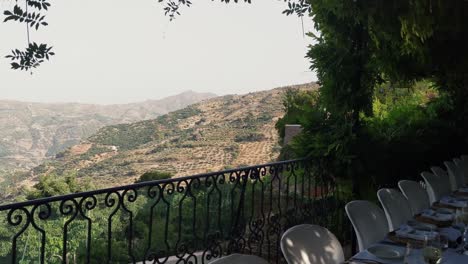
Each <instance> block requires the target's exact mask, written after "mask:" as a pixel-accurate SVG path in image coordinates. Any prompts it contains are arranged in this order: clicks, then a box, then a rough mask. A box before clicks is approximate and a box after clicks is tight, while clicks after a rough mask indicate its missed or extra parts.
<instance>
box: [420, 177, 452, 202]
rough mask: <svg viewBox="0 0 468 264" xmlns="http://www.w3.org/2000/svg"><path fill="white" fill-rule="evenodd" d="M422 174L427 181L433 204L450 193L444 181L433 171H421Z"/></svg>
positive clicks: (428, 193) (430, 199) (427, 188)
mask: <svg viewBox="0 0 468 264" xmlns="http://www.w3.org/2000/svg"><path fill="white" fill-rule="evenodd" d="M421 176H422V177H423V179H424V182H425V183H426V191H427V195H428V196H429V201H430V203H431V204H433V203H435V202H437V201H438V200H440V198H442V197H443V196H444V195H447V194H449V193H450V190H448V191H447V190H446V188H445V185H444V183H443V181H442V180H441V179H440V178H439V177H437V176H436V175H434V174H433V173H430V172H427V171H425V172H422V173H421Z"/></svg>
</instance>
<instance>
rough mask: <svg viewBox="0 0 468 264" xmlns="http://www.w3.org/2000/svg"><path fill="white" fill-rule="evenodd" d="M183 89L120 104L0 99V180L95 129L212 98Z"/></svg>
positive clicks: (48, 155) (36, 163) (50, 155)
mask: <svg viewBox="0 0 468 264" xmlns="http://www.w3.org/2000/svg"><path fill="white" fill-rule="evenodd" d="M214 96H215V95H214V94H211V93H195V92H192V91H187V92H184V93H181V94H178V95H174V96H170V97H166V98H163V99H159V100H147V101H144V102H138V103H131V104H120V105H92V104H78V103H54V104H47V103H30V102H18V101H5V100H0V181H2V180H3V179H4V178H5V180H8V177H9V174H12V173H13V172H14V171H27V170H29V169H31V168H33V167H34V166H37V165H39V164H41V163H42V161H44V160H45V159H46V158H48V157H53V156H55V154H57V153H59V152H61V151H63V150H64V149H67V148H68V147H70V146H73V145H75V144H77V143H80V142H81V140H82V139H85V138H87V137H89V136H90V135H93V134H94V133H96V131H98V129H99V128H101V127H104V126H108V125H113V124H119V123H131V122H136V121H140V120H147V119H153V118H156V117H157V116H160V115H162V114H166V113H168V112H170V111H174V110H178V109H181V108H183V107H186V106H187V105H190V104H193V103H196V102H200V101H202V100H204V99H207V98H212V97H214Z"/></svg>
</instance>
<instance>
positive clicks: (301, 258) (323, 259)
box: [281, 225, 344, 264]
mask: <svg viewBox="0 0 468 264" xmlns="http://www.w3.org/2000/svg"><path fill="white" fill-rule="evenodd" d="M281 251H282V252H283V255H284V258H285V259H286V261H287V262H288V264H308V263H310V264H339V263H343V261H344V253H343V248H342V247H341V244H340V242H339V241H338V239H337V238H336V237H335V235H333V234H332V233H331V232H330V231H328V229H326V228H324V227H321V226H317V225H297V226H293V227H291V228H290V229H288V230H286V232H284V234H283V236H282V237H281Z"/></svg>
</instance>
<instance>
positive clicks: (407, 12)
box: [279, 0, 468, 195]
mask: <svg viewBox="0 0 468 264" xmlns="http://www.w3.org/2000/svg"><path fill="white" fill-rule="evenodd" d="M291 2H296V4H297V5H299V6H300V8H298V7H297V5H296V6H294V5H293V6H290V8H289V10H288V11H286V13H287V14H292V13H300V14H305V13H308V12H309V13H310V17H311V18H312V20H313V22H314V25H315V29H316V31H317V32H318V34H317V35H314V34H312V33H310V34H309V35H310V36H311V37H313V38H314V39H315V40H316V44H314V45H312V46H311V47H310V50H309V52H308V54H307V56H308V57H309V58H310V61H311V63H312V65H311V68H312V69H314V70H315V71H316V72H317V76H318V79H319V82H320V84H321V88H320V94H319V96H318V97H319V98H318V100H317V102H316V103H315V104H314V105H313V106H310V105H309V106H304V109H303V110H301V111H299V113H297V111H296V110H294V109H291V108H288V107H286V110H287V111H288V113H287V115H293V116H297V118H298V119H301V123H302V124H303V126H304V132H303V134H302V135H301V136H300V137H298V139H297V140H296V142H295V144H294V146H295V148H294V149H295V150H296V153H297V154H298V155H301V156H302V155H307V156H311V157H313V158H315V159H316V160H319V161H320V162H319V163H320V164H321V165H320V166H322V169H323V170H325V171H328V172H329V173H330V174H332V175H334V176H337V177H347V178H350V179H353V181H354V183H356V184H355V187H354V190H353V191H354V193H355V194H357V195H359V194H360V193H361V191H360V190H362V189H363V188H364V187H369V186H374V187H375V186H380V185H382V184H386V183H392V184H395V183H396V180H397V179H399V178H408V177H416V175H418V174H419V172H420V171H421V170H424V169H427V168H428V166H429V165H436V164H440V163H441V162H442V161H443V160H444V159H449V158H452V157H453V156H456V155H459V154H461V153H462V152H465V151H466V150H467V139H466V135H467V132H468V130H467V122H466V120H467V117H468V114H467V113H468V105H467V104H466V100H465V99H466V96H467V95H468V51H467V50H466V48H464V47H466V46H467V45H468V38H467V37H466V36H467V35H468V28H467V27H465V26H463V25H466V24H467V23H468V16H466V14H467V11H468V3H467V2H466V1H462V0H455V1H450V2H447V1H425V0H410V1H385V0H379V1H372V2H368V1H361V0H358V1H341V0H331V1H330V0H314V1H291ZM419 80H427V81H428V82H430V84H431V85H430V86H431V87H433V88H434V90H431V92H434V91H437V92H438V93H439V94H440V95H439V97H438V98H432V100H428V99H424V100H422V98H421V97H419V98H418V96H417V94H415V93H416V91H413V92H412V93H411V94H409V95H407V96H398V95H397V94H380V92H381V91H382V88H383V87H384V86H389V87H392V88H391V89H387V90H388V91H391V90H392V89H394V87H398V86H399V87H413V86H414V84H415V82H416V81H419ZM431 89H432V88H431ZM394 90H395V91H398V92H396V93H401V90H400V89H394ZM402 90H404V89H402ZM416 90H417V89H416ZM388 91H387V92H388ZM429 97H430V96H429ZM304 100H305V99H304ZM289 101H290V102H298V100H290V99H289ZM299 103H300V102H299ZM294 111H296V113H295V112H294ZM300 116H302V117H300ZM288 118H289V119H291V117H288ZM292 119H294V118H292ZM294 121H296V120H294ZM281 126H282V125H281V124H279V127H281ZM280 132H281V131H280ZM358 183H359V185H364V186H359V185H358ZM359 187H361V188H359Z"/></svg>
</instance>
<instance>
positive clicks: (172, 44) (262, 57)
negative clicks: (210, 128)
mask: <svg viewBox="0 0 468 264" xmlns="http://www.w3.org/2000/svg"><path fill="white" fill-rule="evenodd" d="M18 2H19V3H22V2H23V1H21V0H20V1H18ZM192 2H193V6H192V7H191V8H188V9H184V10H182V16H180V17H178V18H177V19H176V20H175V21H172V22H169V19H168V17H166V16H164V15H163V7H164V6H163V5H162V4H159V3H158V1H157V0H138V1H123V0H60V1H58V0H51V3H52V8H51V9H50V11H49V12H48V13H47V17H46V18H47V21H48V22H49V26H48V27H44V28H43V29H42V30H39V31H37V32H36V31H32V34H31V35H32V40H34V41H36V42H41V41H42V42H45V43H50V44H52V45H53V46H54V50H55V52H56V56H54V57H53V58H52V60H51V61H50V62H48V63H44V64H43V65H42V66H41V67H40V68H38V69H36V70H34V73H33V75H30V74H29V73H26V72H24V71H23V72H21V71H13V70H10V65H9V61H8V60H7V59H4V58H3V57H4V55H7V54H8V53H9V51H10V49H11V48H23V47H25V45H26V30H25V26H24V25H23V24H19V23H15V22H9V23H0V36H2V37H1V42H0V56H1V58H0V87H1V88H0V91H1V93H0V99H14V100H23V101H40V102H86V103H105V104H109V103H127V102H135V101H142V100H146V99H157V98H162V97H165V96H169V95H173V94H177V93H179V92H182V91H185V90H189V89H190V90H194V91H199V92H213V93H216V94H219V95H223V94H231V93H247V92H250V91H256V90H263V89H270V88H274V87H278V86H283V85H288V84H297V83H304V82H307V81H312V80H315V79H316V78H315V75H314V74H313V73H312V72H310V71H309V62H308V60H307V59H305V58H304V56H305V54H306V51H307V45H309V44H310V43H311V39H310V38H308V37H304V36H303V34H302V26H301V20H300V19H299V18H298V17H296V16H288V17H287V16H285V15H283V14H281V11H283V10H284V8H285V4H284V2H283V1H282V0H253V1H252V2H254V3H253V4H250V5H249V4H244V3H239V4H234V3H232V4H229V5H226V4H223V3H220V0H214V1H211V0H193V1H192ZM13 3H14V1H13V0H0V9H1V10H3V9H5V8H7V7H9V6H12V5H13ZM2 12H3V11H2ZM1 20H2V21H3V15H2V18H1ZM309 20H310V19H304V22H305V30H306V31H310V30H311V29H312V25H311V24H310V22H309Z"/></svg>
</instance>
